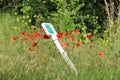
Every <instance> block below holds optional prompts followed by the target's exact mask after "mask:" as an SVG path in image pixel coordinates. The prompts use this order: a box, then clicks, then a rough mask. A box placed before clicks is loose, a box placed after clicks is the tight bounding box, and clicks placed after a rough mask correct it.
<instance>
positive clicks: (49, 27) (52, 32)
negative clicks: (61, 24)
mask: <svg viewBox="0 0 120 80" xmlns="http://www.w3.org/2000/svg"><path fill="white" fill-rule="evenodd" d="M41 25H42V27H43V29H44V30H45V32H46V34H47V35H49V36H51V39H52V40H53V42H54V43H55V45H56V46H57V48H58V50H59V52H60V53H61V55H62V57H63V58H64V60H65V61H66V62H67V63H68V64H69V65H70V68H71V69H72V70H73V71H74V72H75V73H76V74H77V69H76V68H75V66H74V64H73V63H72V61H71V60H70V59H69V57H68V56H67V53H66V52H65V51H64V49H63V48H62V46H61V44H60V42H59V41H58V38H57V36H56V35H57V32H56V31H55V29H54V27H53V26H52V24H50V23H42V24H41Z"/></svg>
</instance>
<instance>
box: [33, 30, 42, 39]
mask: <svg viewBox="0 0 120 80" xmlns="http://www.w3.org/2000/svg"><path fill="white" fill-rule="evenodd" d="M40 37H41V34H40V32H36V33H35V34H34V35H33V39H38V38H40Z"/></svg>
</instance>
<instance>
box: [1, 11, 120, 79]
mask: <svg viewBox="0 0 120 80" xmlns="http://www.w3.org/2000/svg"><path fill="white" fill-rule="evenodd" d="M73 32H74V30H73ZM73 32H69V33H70V34H71V36H72V37H74V38H75V39H74V38H68V37H67V33H66V32H64V33H63V34H64V38H63V40H61V42H62V41H63V42H64V43H62V46H63V47H64V50H65V51H66V52H67V54H68V56H69V58H70V59H71V61H72V62H73V63H74V65H75V67H76V68H77V70H78V74H77V75H76V74H75V73H74V72H73V71H72V70H71V68H70V67H69V65H68V64H67V63H66V62H65V61H64V59H63V58H62V56H61V55H60V53H59V51H58V49H57V48H56V46H55V45H54V43H53V42H52V40H51V39H50V38H49V37H48V36H46V35H45V33H44V31H42V28H40V27H35V26H32V27H31V29H29V26H28V25H24V26H23V23H21V22H19V20H18V19H17V17H16V16H15V15H13V14H10V13H0V80H120V45H119V44H120V37H119V36H120V33H113V34H112V35H114V37H113V41H109V40H106V39H100V38H98V37H96V36H92V35H91V37H88V36H84V37H86V38H85V41H84V40H82V39H79V36H81V33H79V32H76V33H75V34H73ZM59 33H60V32H59ZM36 34H37V37H35V38H33V37H34V35H36ZM65 34H66V35H65ZM26 36H27V37H26ZM41 36H42V37H41Z"/></svg>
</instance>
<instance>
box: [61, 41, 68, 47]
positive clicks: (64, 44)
mask: <svg viewBox="0 0 120 80" xmlns="http://www.w3.org/2000/svg"><path fill="white" fill-rule="evenodd" d="M60 44H61V46H62V47H63V48H64V47H68V46H69V43H68V42H61V43H60Z"/></svg>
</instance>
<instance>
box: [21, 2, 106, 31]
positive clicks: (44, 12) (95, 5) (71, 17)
mask: <svg viewBox="0 0 120 80" xmlns="http://www.w3.org/2000/svg"><path fill="white" fill-rule="evenodd" d="M20 7H21V9H20V11H21V12H22V13H23V16H29V19H31V23H29V24H30V25H37V26H38V27H39V26H40V24H41V23H42V22H50V23H52V24H53V25H54V26H55V28H56V29H57V31H72V30H73V29H75V28H78V29H79V31H82V28H86V29H85V30H86V32H92V33H94V32H95V33H102V32H103V31H104V29H106V27H105V26H106V24H104V23H105V18H106V17H105V13H104V8H103V5H102V3H101V2H100V1H97V0H94V1H86V0H84V1H79V0H70V1H69V0H47V1H42V0H34V1H33V0H24V1H23V2H22V3H21V4H20ZM35 16H36V17H35Z"/></svg>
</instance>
